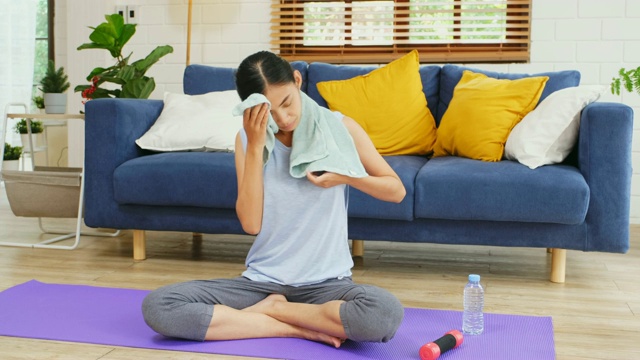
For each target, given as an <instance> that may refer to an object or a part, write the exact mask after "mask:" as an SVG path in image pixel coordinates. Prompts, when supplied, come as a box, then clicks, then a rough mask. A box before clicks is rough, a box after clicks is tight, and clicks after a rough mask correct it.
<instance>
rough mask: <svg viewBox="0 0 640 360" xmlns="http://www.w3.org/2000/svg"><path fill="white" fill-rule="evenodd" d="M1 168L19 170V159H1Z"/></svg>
mask: <svg viewBox="0 0 640 360" xmlns="http://www.w3.org/2000/svg"><path fill="white" fill-rule="evenodd" d="M2 170H20V160H2Z"/></svg>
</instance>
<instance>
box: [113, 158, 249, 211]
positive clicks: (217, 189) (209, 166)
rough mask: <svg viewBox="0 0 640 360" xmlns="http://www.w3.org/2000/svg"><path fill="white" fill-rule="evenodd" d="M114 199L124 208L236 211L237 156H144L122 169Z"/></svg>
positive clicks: (128, 163) (115, 181)
mask: <svg viewBox="0 0 640 360" xmlns="http://www.w3.org/2000/svg"><path fill="white" fill-rule="evenodd" d="M113 181H114V184H113V187H114V197H115V200H116V202H118V203H119V204H121V205H124V204H136V205H158V206H165V205H166V206H198V207H211V208H225V209H235V204H236V197H237V193H238V185H237V180H236V168H235V162H234V154H232V153H220V152H172V153H161V154H154V155H148V156H142V157H139V158H135V159H132V160H129V161H127V162H125V163H123V164H122V165H120V166H118V167H117V168H116V170H115V172H114V179H113Z"/></svg>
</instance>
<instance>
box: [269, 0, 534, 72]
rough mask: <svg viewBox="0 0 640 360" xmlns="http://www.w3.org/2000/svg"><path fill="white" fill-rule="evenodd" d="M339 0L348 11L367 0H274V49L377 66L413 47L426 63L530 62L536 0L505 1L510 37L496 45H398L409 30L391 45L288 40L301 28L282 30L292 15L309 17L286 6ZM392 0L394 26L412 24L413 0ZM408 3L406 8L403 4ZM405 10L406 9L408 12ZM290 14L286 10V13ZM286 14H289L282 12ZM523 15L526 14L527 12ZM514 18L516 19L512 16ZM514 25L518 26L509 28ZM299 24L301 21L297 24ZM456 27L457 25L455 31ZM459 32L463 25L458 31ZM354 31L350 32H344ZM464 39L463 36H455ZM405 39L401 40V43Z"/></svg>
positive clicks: (458, 8)
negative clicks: (533, 9)
mask: <svg viewBox="0 0 640 360" xmlns="http://www.w3.org/2000/svg"><path fill="white" fill-rule="evenodd" d="M330 1H338V2H343V3H345V6H347V8H346V9H347V10H348V9H349V8H348V6H349V4H351V3H353V2H354V1H368V0H272V11H271V22H272V26H271V49H272V50H273V51H274V52H276V53H279V54H280V56H282V57H283V58H285V59H287V60H289V61H297V60H300V61H307V62H313V61H321V62H328V63H336V64H348V63H353V64H376V63H386V62H389V61H391V60H394V59H397V58H398V57H399V56H401V55H404V54H406V53H408V52H410V51H411V50H414V49H417V50H418V52H419V54H420V62H421V63H500V62H508V63H526V62H529V59H530V45H531V37H530V34H531V6H532V5H531V0H506V1H507V9H506V14H507V20H506V24H507V27H506V29H505V30H506V32H507V34H506V35H505V37H506V39H505V41H504V42H496V43H482V44H470V43H459V42H455V41H454V42H451V43H438V44H435V43H433V44H429V43H420V44H415V43H414V44H402V43H396V41H398V40H408V37H403V36H402V35H401V34H402V33H403V32H407V31H408V30H405V29H395V31H394V36H393V42H394V44H392V45H371V46H369V45H367V46H360V45H358V46H355V45H348V44H342V45H327V46H309V45H301V44H287V41H289V42H292V40H295V35H294V36H286V35H287V33H289V34H292V35H293V34H301V33H302V32H303V31H302V30H301V29H295V30H291V29H289V30H283V29H286V27H291V26H293V25H295V23H294V22H291V21H289V22H287V19H294V18H295V19H296V20H297V21H298V22H301V21H302V20H303V19H304V14H303V11H299V12H298V13H297V14H288V12H289V11H290V10H294V9H295V8H294V7H287V5H294V6H295V5H298V6H300V5H301V4H304V3H310V2H311V3H321V2H330ZM388 1H393V2H394V6H395V10H394V15H395V16H394V26H395V25H405V26H406V25H408V24H409V21H408V20H407V21H402V19H403V18H408V17H409V16H410V14H409V12H408V10H410V7H409V6H410V3H411V0H388ZM465 1H473V0H451V2H452V5H453V7H454V12H457V13H458V16H460V13H461V12H462V4H463V3H464V2H465ZM403 4H406V6H403ZM403 11H406V12H403ZM285 13H286V14H285ZM283 14H285V15H283ZM523 14H526V16H525V15H523ZM349 18H350V17H349V15H348V14H347V15H346V17H345V24H346V25H348V24H349V21H348V20H349ZM510 18H511V19H510ZM456 24H457V25H460V21H459V20H458V21H457V22H456V21H455V20H454V25H456ZM509 24H513V26H512V27H509V26H508V25H509ZM298 26H299V25H298ZM454 31H455V29H454ZM458 31H459V29H458ZM345 34H349V30H348V29H347V30H346V31H345ZM454 39H457V40H459V39H460V38H459V37H457V38H456V37H454ZM400 42H402V41H400Z"/></svg>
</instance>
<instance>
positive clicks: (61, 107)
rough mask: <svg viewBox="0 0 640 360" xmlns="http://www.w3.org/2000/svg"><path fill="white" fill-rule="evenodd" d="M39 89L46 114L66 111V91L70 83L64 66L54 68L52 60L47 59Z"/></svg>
mask: <svg viewBox="0 0 640 360" xmlns="http://www.w3.org/2000/svg"><path fill="white" fill-rule="evenodd" d="M40 86H41V87H40V88H39V89H40V91H42V93H43V94H44V111H45V113H47V114H64V113H65V112H66V111H67V94H65V93H64V92H65V91H67V89H68V88H69V86H70V84H69V81H68V77H67V74H65V72H64V68H63V67H60V68H59V69H57V70H56V65H55V63H54V62H53V60H49V65H48V66H47V72H46V73H45V75H44V77H43V78H42V80H40Z"/></svg>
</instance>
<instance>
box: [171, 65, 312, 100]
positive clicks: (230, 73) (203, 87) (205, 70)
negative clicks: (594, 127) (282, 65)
mask: <svg viewBox="0 0 640 360" xmlns="http://www.w3.org/2000/svg"><path fill="white" fill-rule="evenodd" d="M307 65H308V64H307V63H306V62H304V61H294V62H292V63H291V66H293V68H294V69H296V70H298V71H300V74H302V91H304V92H306V91H307V87H306V83H307V81H306V80H307ZM235 72H236V69H235V68H230V67H219V66H210V65H200V64H193V65H189V66H187V68H186V69H185V70H184V76H183V90H184V93H185V94H188V95H200V94H206V93H208V92H212V91H224V90H234V89H235V88H236V77H235ZM204 79H206V80H204Z"/></svg>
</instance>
